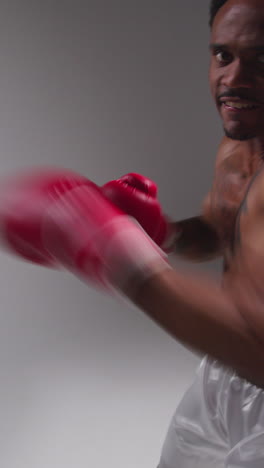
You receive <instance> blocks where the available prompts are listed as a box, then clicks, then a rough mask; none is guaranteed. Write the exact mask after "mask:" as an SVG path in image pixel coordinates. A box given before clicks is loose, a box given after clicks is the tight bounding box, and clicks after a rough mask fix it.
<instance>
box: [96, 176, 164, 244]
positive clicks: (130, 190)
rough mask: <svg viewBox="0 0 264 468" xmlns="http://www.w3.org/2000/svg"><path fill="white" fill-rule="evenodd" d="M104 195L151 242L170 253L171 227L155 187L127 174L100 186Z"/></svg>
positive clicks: (150, 181) (141, 177)
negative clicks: (141, 228)
mask: <svg viewBox="0 0 264 468" xmlns="http://www.w3.org/2000/svg"><path fill="white" fill-rule="evenodd" d="M101 189H102V192H103V193H104V195H105V196H106V197H107V198H108V199H109V200H111V201H112V203H114V204H115V205H116V206H118V207H119V208H120V209H121V210H122V211H124V212H125V213H126V214H128V215H129V216H132V217H133V218H135V219H136V220H137V221H138V222H139V224H140V225H141V226H142V227H143V229H144V230H145V231H146V233H147V234H148V235H149V236H150V237H151V239H153V240H154V242H156V244H157V245H158V246H160V247H161V248H162V249H164V250H169V245H166V244H168V240H169V237H170V234H171V228H170V224H169V220H168V218H166V216H165V215H164V214H163V213H162V209H161V206H160V204H159V201H158V199H157V191H158V190H157V185H156V184H155V183H154V182H153V181H152V180H150V179H148V178H146V177H144V176H142V175H140V174H135V173H130V174H126V175H124V176H123V177H121V178H120V179H117V180H112V181H110V182H108V183H106V184H105V185H103V187H101Z"/></svg>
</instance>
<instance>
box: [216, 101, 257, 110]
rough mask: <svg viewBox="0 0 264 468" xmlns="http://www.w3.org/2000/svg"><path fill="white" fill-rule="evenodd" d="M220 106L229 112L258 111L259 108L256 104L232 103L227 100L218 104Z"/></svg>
mask: <svg viewBox="0 0 264 468" xmlns="http://www.w3.org/2000/svg"><path fill="white" fill-rule="evenodd" d="M220 104H221V106H224V107H225V108H227V109H229V110H234V111H236V110H254V109H258V108H259V107H260V106H259V105H258V104H256V103H253V102H246V101H242V100H239V101H233V100H232V99H228V100H224V101H223V100H222V101H221V102H220Z"/></svg>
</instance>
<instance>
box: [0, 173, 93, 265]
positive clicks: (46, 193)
mask: <svg viewBox="0 0 264 468" xmlns="http://www.w3.org/2000/svg"><path fill="white" fill-rule="evenodd" d="M86 183H87V180H86V179H85V178H84V177H82V176H80V175H78V174H75V173H73V172H71V171H67V170H64V169H63V170H60V169H57V170H56V169H55V170H54V169H50V170H32V171H30V172H24V173H22V174H19V175H17V176H12V177H10V178H8V179H7V180H6V181H5V182H4V183H2V184H1V188H0V222H1V235H2V238H3V242H2V243H3V245H4V246H5V247H7V248H8V249H9V250H11V251H13V252H14V253H16V254H18V255H20V256H22V257H23V258H25V259H26V260H29V261H32V262H34V263H38V264H41V265H46V266H55V264H56V261H55V260H54V258H53V257H52V256H51V255H50V253H49V252H48V251H47V250H46V249H45V247H44V246H43V240H42V233H41V227H42V218H43V216H44V213H45V212H46V210H47V208H48V207H49V206H50V205H51V204H52V203H53V202H54V201H55V200H57V199H59V198H60V196H61V195H63V194H64V193H65V192H67V191H68V190H71V189H72V188H74V187H78V186H80V185H84V184H86Z"/></svg>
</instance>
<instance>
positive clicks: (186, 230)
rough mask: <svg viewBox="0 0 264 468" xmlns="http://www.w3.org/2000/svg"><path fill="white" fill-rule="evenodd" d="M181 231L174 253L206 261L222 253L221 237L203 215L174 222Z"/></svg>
mask: <svg viewBox="0 0 264 468" xmlns="http://www.w3.org/2000/svg"><path fill="white" fill-rule="evenodd" d="M171 227H172V230H173V231H175V232H179V235H176V236H175V241H174V243H173V249H172V250H173V253H175V254H176V255H179V256H180V257H183V258H184V259H186V260H190V261H192V262H204V261H207V260H212V259H214V258H217V257H219V256H220V255H222V251H221V246H220V242H219V238H218V235H217V233H216V232H215V230H214V229H213V227H212V226H210V224H209V223H208V222H207V221H206V220H205V218H204V217H203V216H195V217H192V218H187V219H184V220H182V221H177V222H175V223H172V225H171Z"/></svg>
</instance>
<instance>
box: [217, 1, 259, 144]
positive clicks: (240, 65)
mask: <svg viewBox="0 0 264 468" xmlns="http://www.w3.org/2000/svg"><path fill="white" fill-rule="evenodd" d="M210 50H211V63H210V72H209V79H210V88H211V92H212V95H213V98H214V100H215V102H216V105H217V109H218V111H219V113H220V116H221V118H222V121H223V125H224V130H225V133H226V135H227V136H228V137H229V138H232V139H235V140H247V139H250V138H254V137H261V138H263V137H264V1H263V0H228V1H227V3H226V4H225V5H224V6H223V7H222V8H220V10H219V11H218V13H217V15H216V17H215V20H214V23H213V27H212V31H211V40H210Z"/></svg>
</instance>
